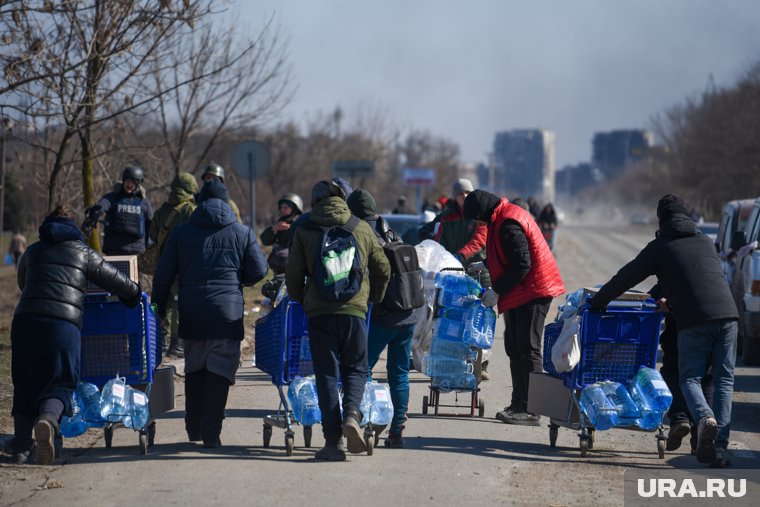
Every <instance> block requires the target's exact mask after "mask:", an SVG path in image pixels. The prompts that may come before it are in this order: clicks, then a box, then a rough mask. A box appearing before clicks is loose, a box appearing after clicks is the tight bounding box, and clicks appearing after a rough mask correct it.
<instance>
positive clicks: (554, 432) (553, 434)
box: [549, 424, 559, 447]
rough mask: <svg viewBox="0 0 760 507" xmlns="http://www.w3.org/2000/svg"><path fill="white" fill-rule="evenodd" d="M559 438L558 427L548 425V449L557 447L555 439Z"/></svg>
mask: <svg viewBox="0 0 760 507" xmlns="http://www.w3.org/2000/svg"><path fill="white" fill-rule="evenodd" d="M558 436H559V426H556V425H554V424H550V425H549V447H557V437H558Z"/></svg>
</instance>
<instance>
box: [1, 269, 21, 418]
mask: <svg viewBox="0 0 760 507" xmlns="http://www.w3.org/2000/svg"><path fill="white" fill-rule="evenodd" d="M20 294H21V293H20V291H19V290H18V286H17V285H16V270H15V269H14V268H13V267H12V266H0V433H10V432H11V430H12V428H13V424H12V422H11V405H12V403H11V400H12V399H13V383H12V382H11V320H12V319H13V310H14V308H15V307H16V303H17V302H18V297H19V295H20Z"/></svg>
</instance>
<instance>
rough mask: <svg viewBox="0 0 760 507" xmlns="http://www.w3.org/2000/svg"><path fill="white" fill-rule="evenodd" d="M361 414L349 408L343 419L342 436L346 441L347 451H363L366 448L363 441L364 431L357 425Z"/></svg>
mask: <svg viewBox="0 0 760 507" xmlns="http://www.w3.org/2000/svg"><path fill="white" fill-rule="evenodd" d="M361 420H362V415H361V413H360V412H358V411H356V410H349V411H348V412H346V416H345V418H344V419H343V436H345V437H346V441H347V442H348V452H350V453H352V454H356V453H360V452H364V451H366V450H367V444H366V443H365V442H364V433H363V432H362V429H361V428H360V427H359V422H360V421H361Z"/></svg>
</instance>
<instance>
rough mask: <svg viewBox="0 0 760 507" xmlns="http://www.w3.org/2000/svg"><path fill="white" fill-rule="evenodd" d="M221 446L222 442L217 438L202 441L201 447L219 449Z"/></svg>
mask: <svg viewBox="0 0 760 507" xmlns="http://www.w3.org/2000/svg"><path fill="white" fill-rule="evenodd" d="M221 446H222V441H221V440H220V439H219V438H214V439H211V440H204V441H203V447H204V448H206V449H219V448H220V447H221Z"/></svg>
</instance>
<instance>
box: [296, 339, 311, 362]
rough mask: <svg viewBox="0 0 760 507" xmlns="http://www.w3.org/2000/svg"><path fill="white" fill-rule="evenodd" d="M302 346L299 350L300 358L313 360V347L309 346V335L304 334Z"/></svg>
mask: <svg viewBox="0 0 760 507" xmlns="http://www.w3.org/2000/svg"><path fill="white" fill-rule="evenodd" d="M300 340H301V348H300V350H299V351H298V359H299V360H301V361H302V362H303V361H311V360H312V359H311V348H310V347H309V335H303V336H302V337H301V338H300Z"/></svg>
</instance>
